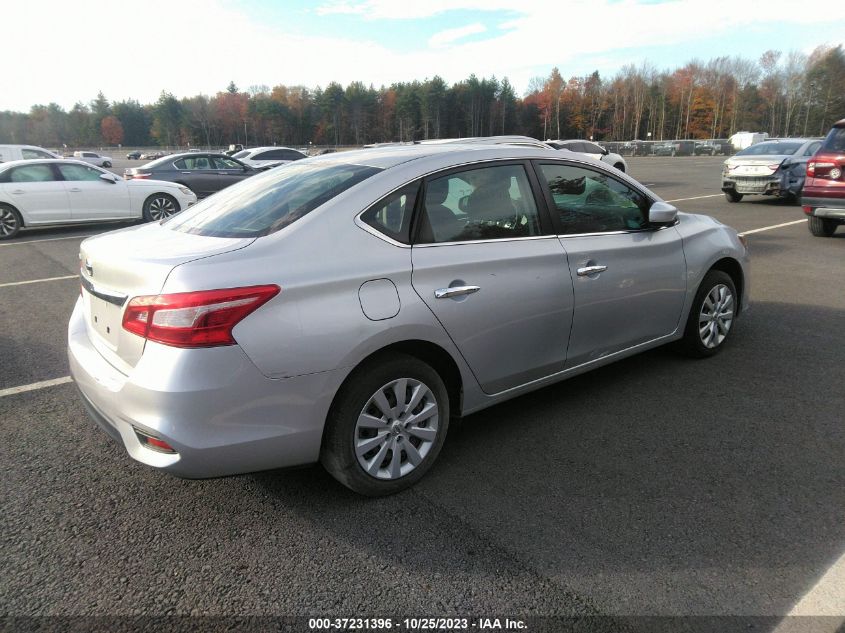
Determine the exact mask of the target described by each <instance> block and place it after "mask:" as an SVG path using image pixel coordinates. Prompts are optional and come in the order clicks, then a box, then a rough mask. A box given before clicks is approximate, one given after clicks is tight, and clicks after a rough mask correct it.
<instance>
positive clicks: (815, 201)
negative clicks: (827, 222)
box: [801, 187, 845, 220]
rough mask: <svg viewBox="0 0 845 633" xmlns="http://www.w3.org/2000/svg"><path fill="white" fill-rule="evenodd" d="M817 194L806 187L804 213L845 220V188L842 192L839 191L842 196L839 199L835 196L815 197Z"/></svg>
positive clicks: (803, 198)
mask: <svg viewBox="0 0 845 633" xmlns="http://www.w3.org/2000/svg"><path fill="white" fill-rule="evenodd" d="M814 193H815V192H814V191H813V190H812V189H809V190H808V188H806V187H805V189H804V193H803V195H802V196H801V206H802V207H804V212H805V213H806V214H807V215H814V216H817V217H820V218H831V219H837V220H845V187H843V188H842V191H841V192H840V191H837V192H836V193H837V194H840V193H841V194H842V195H839V196H837V197H833V196H829V195H827V196H818V195H813V194H814Z"/></svg>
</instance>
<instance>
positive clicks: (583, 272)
mask: <svg viewBox="0 0 845 633" xmlns="http://www.w3.org/2000/svg"><path fill="white" fill-rule="evenodd" d="M606 270H607V266H584V267H583V268H579V269H578V276H579V277H586V276H588V275H595V274H596V273H603V272H604V271H606Z"/></svg>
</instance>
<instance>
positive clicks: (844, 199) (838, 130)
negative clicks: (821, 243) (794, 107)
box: [801, 119, 845, 237]
mask: <svg viewBox="0 0 845 633" xmlns="http://www.w3.org/2000/svg"><path fill="white" fill-rule="evenodd" d="M801 206H803V207H804V213H806V214H807V215H808V216H809V217H808V218H807V225H808V226H809V228H810V232H811V233H812V234H813V235H816V236H818V237H830V236H831V235H833V233H834V231H836V227H837V226H839V225H840V224H845V119H842V120H841V121H837V122H836V123H834V124H833V129H831V130H830V132H829V133H828V135H827V138H825V140H824V143H822V146H821V147H820V148H819V151H818V152H816V155H815V156H813V157H812V158H811V159H810V160H809V161H807V179H806V180H805V181H804V191H803V193H802V194H801Z"/></svg>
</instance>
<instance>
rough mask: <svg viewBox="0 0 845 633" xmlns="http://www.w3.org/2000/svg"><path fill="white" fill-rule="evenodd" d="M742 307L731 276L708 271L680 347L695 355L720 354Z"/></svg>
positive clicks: (722, 272)
mask: <svg viewBox="0 0 845 633" xmlns="http://www.w3.org/2000/svg"><path fill="white" fill-rule="evenodd" d="M738 306H739V297H738V295H737V292H736V286H735V285H734V282H733V279H731V276H730V275H729V274H727V273H726V272H724V271H721V270H711V271H710V272H708V273H707V274H706V275H705V276H704V279H703V280H702V281H701V284H700V285H699V286H698V291H697V292H696V293H695V298H694V299H693V302H692V307H691V308H690V312H689V316H688V317H687V323H686V327H685V328H684V337H683V338H682V339H681V340H680V341H678V344H677V349H678V350H679V351H680V352H682V353H684V354H686V355H687V356H692V357H693V358H707V357H708V356H713V355H714V354H716V353H718V352H719V351H720V350H721V349H722V348H723V347H724V346H725V343H726V342H727V340H728V339H729V338H730V333H731V332H732V331H733V325H734V322H735V321H736V311H737V308H738ZM702 324H704V325H702Z"/></svg>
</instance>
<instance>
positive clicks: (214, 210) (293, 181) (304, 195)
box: [165, 163, 381, 237]
mask: <svg viewBox="0 0 845 633" xmlns="http://www.w3.org/2000/svg"><path fill="white" fill-rule="evenodd" d="M380 171H381V169H379V168H377V167H369V166H367V165H349V164H338V163H317V164H314V163H311V164H302V163H289V164H288V165H285V166H283V167H280V168H277V169H273V170H271V171H268V172H266V173H264V174H260V175H258V176H253V177H251V178H248V179H246V180H244V181H242V182H241V183H239V184H237V185H234V186H232V187H228V188H227V189H224V190H223V191H220V192H219V193H216V194H214V195H213V196H211V197H209V198H207V199H205V200H203V201H202V202H200V203H199V204H197V205H196V206H194V207H191V208H190V209H188V210H187V211H184V212H182V213H180V214H178V215H175V216H173V217H172V218H171V219H170V220H168V221H167V222H166V223H165V224H166V225H167V226H168V227H169V228H171V229H174V230H176V231H182V232H185V233H193V234H195V235H207V236H210V237H260V236H262V235H268V234H270V233H273V232H275V231H278V230H280V229H283V228H284V227H286V226H288V225H290V224H293V223H294V222H296V221H297V220H298V219H299V218H301V217H302V216H304V215H306V214H307V213H309V212H311V211H313V210H314V209H316V208H317V207H319V206H320V205H322V204H325V203H326V202H328V201H329V200H331V199H332V198H334V197H335V196H337V195H339V194H341V193H343V192H344V191H346V190H347V189H349V188H350V187H353V186H355V185H357V184H358V183H359V182H361V181H362V180H365V179H366V178H369V177H370V176H372V175H373V174H376V173H378V172H380Z"/></svg>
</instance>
